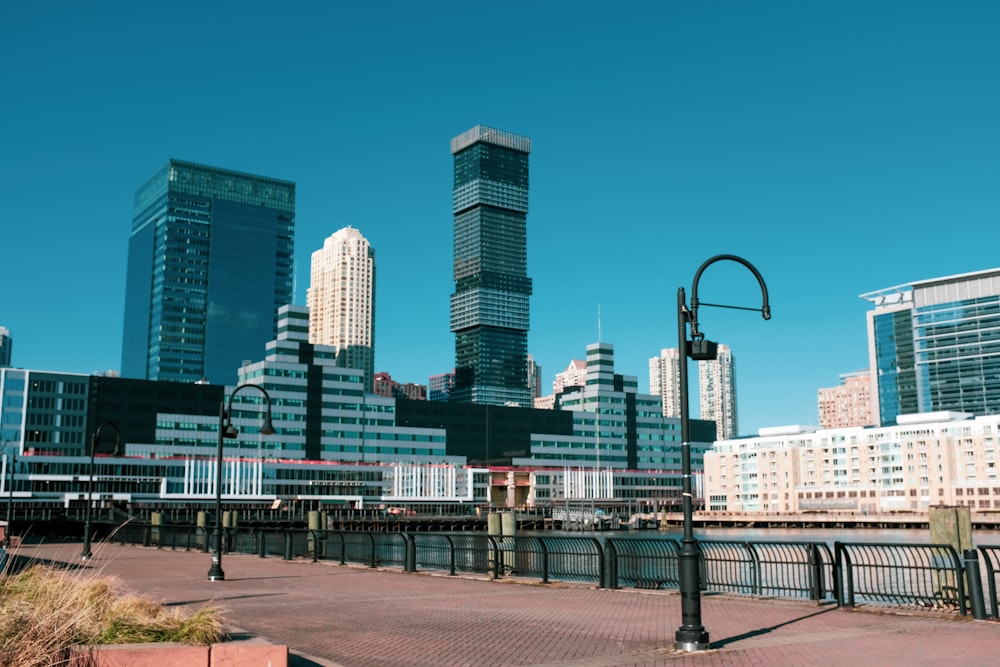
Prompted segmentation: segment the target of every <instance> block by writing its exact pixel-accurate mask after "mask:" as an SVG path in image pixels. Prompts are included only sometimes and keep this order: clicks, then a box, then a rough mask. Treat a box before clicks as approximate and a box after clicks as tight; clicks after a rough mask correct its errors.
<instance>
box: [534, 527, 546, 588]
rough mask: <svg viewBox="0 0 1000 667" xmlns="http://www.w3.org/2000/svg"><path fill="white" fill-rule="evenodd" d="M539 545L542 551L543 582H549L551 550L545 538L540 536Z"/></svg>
mask: <svg viewBox="0 0 1000 667" xmlns="http://www.w3.org/2000/svg"><path fill="white" fill-rule="evenodd" d="M535 539H537V540H538V546H539V548H540V549H541V551H542V583H543V584H547V583H549V550H548V548H547V547H546V546H545V538H542V537H538V538H535Z"/></svg>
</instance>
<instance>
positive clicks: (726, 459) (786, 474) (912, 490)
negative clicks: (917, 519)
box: [705, 412, 1000, 514]
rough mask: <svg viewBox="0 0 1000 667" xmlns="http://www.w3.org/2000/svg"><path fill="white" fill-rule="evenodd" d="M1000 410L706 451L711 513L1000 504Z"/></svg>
mask: <svg viewBox="0 0 1000 667" xmlns="http://www.w3.org/2000/svg"><path fill="white" fill-rule="evenodd" d="M998 460H1000V415H989V416H983V417H975V418H973V416H972V415H970V414H968V413H951V412H937V413H919V414H911V415H900V416H899V419H898V424H895V425H892V426H881V427H870V428H862V427H846V428H837V429H823V430H816V429H812V428H806V427H801V426H789V427H776V428H770V429H760V432H759V435H758V436H756V437H751V438H739V439H735V440H725V441H719V442H717V443H716V444H715V447H714V448H713V449H712V451H710V452H707V453H706V454H705V497H706V502H707V509H708V510H709V511H723V512H747V513H754V512H777V513H800V512H811V511H825V512H848V513H855V514H877V513H880V512H919V513H923V512H926V511H927V510H928V508H930V507H931V506H935V505H940V504H942V503H943V504H945V505H965V506H968V507H970V508H972V510H973V511H992V512H996V511H997V510H1000V479H998V478H997V461H998Z"/></svg>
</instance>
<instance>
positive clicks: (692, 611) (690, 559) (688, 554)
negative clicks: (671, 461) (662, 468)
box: [674, 255, 771, 652]
mask: <svg viewBox="0 0 1000 667" xmlns="http://www.w3.org/2000/svg"><path fill="white" fill-rule="evenodd" d="M722 260H731V261H734V262H738V263H740V264H742V265H743V266H745V267H747V268H748V269H750V271H751V272H752V273H753V275H754V277H756V278H757V282H758V283H760V291H761V294H762V296H763V297H764V305H763V306H761V307H760V308H744V307H742V306H724V305H721V304H717V303H702V304H699V302H698V281H699V280H700V279H701V274H702V272H703V271H704V270H705V269H707V268H708V267H709V266H710V265H711V264H714V263H715V262H719V261H722ZM685 300H686V297H685V294H684V288H683V287H680V288H678V289H677V344H678V346H679V352H680V364H679V366H680V373H679V377H678V381H679V382H678V383H679V384H680V392H679V394H680V411H681V468H682V474H683V477H682V478H681V502H682V506H683V511H684V536H683V537H682V538H681V549H680V551H679V552H678V554H677V567H678V575H679V577H680V593H681V626H680V627H679V628H678V629H677V633H676V634H675V635H674V641H675V647H676V648H677V649H678V650H680V651H688V652H691V651H703V650H706V649H707V648H709V640H708V631H707V630H705V626H703V625H702V624H701V597H700V596H701V582H700V570H701V549H699V547H698V540H696V539H695V537H694V530H693V527H692V524H693V520H692V516H691V515H692V494H691V423H690V417H689V415H688V376H687V360H688V357H690V358H691V359H694V360H695V361H709V360H712V359H715V358H716V355H717V353H718V344H717V343H714V342H712V341H710V340H705V335H704V334H703V333H701V332H700V331H699V330H698V306H699V305H702V306H715V307H718V308H736V309H739V310H754V311H758V312H760V313H761V314H762V315H763V316H764V319H765V320H769V319H771V306H770V305H769V304H768V300H767V285H765V284H764V279H763V278H762V277H761V275H760V272H759V271H757V269H756V268H754V266H753V264H751V263H750V262H748V261H746V260H745V259H743V258H742V257H737V256H736V255H716V256H715V257H712V258H711V259H709V260H707V261H705V263H704V264H702V265H701V266H700V267H699V268H698V271H697V272H695V274H694V282H693V283H692V284H691V308H690V309H688V307H687V304H686V303H685ZM689 323H690V325H691V340H690V341H689V340H688V339H687V325H688V324H689Z"/></svg>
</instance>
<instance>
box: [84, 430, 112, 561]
mask: <svg viewBox="0 0 1000 667" xmlns="http://www.w3.org/2000/svg"><path fill="white" fill-rule="evenodd" d="M105 427H107V428H110V429H112V430H113V431H114V432H115V453H118V452H119V451H121V446H122V433H121V431H119V430H118V425H117V424H115V423H114V422H104V423H103V424H101V425H100V426H98V427H97V430H95V431H94V434H93V435H92V436H91V437H90V480H89V481H88V482H87V509H86V511H85V512H86V513H85V515H84V516H85V518H84V520H83V551H82V552H81V553H80V558H81V559H82V560H89V559H90V557H91V556H93V555H94V554H93V553H91V551H90V506H91V505H92V504H93V503H94V454H96V453H97V444H98V443H99V442H100V441H101V431H103V430H104V429H105Z"/></svg>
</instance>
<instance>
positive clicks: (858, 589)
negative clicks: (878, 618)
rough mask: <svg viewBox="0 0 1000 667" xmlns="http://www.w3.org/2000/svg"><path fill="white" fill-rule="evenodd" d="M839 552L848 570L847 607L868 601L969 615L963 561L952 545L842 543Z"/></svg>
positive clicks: (839, 560) (840, 568)
mask: <svg viewBox="0 0 1000 667" xmlns="http://www.w3.org/2000/svg"><path fill="white" fill-rule="evenodd" d="M834 550H835V552H836V563H837V565H836V568H837V570H838V572H842V573H843V574H844V588H843V590H842V594H841V595H840V597H839V598H838V602H839V603H840V604H841V605H844V606H848V607H853V606H855V605H856V604H857V603H858V602H859V601H862V602H869V603H881V604H889V605H903V606H917V607H925V608H936V609H958V610H959V611H960V612H961V613H962V614H965V613H967V606H966V595H965V576H964V572H963V566H962V560H961V558H959V555H958V552H957V551H955V548H954V547H952V546H951V545H949V544H928V545H923V544H920V545H918V544H885V543H881V544H874V543H873V544H849V543H846V542H837V543H835V544H834Z"/></svg>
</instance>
